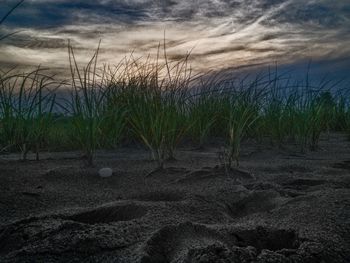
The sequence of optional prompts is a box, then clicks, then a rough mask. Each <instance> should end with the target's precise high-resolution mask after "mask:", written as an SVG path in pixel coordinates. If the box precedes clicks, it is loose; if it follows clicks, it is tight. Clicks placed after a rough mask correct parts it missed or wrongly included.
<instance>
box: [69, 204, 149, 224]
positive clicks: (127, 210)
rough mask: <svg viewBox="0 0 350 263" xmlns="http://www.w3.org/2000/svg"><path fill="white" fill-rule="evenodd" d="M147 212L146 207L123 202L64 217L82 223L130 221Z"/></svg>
mask: <svg viewBox="0 0 350 263" xmlns="http://www.w3.org/2000/svg"><path fill="white" fill-rule="evenodd" d="M145 214H147V209H146V208H145V207H142V206H138V205H135V204H132V203H130V204H123V205H114V206H106V207H99V208H96V209H92V210H88V211H85V212H81V213H78V214H75V215H72V216H68V217H66V219H69V220H73V221H76V222H80V223H84V224H92V225H93V224H106V223H113V222H118V221H130V220H133V219H137V218H140V217H142V216H144V215H145Z"/></svg>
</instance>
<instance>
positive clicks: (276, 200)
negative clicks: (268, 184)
mask: <svg viewBox="0 0 350 263" xmlns="http://www.w3.org/2000/svg"><path fill="white" fill-rule="evenodd" d="M287 200H288V198H286V197H283V196H281V194H280V193H279V192H277V191H275V190H262V191H251V192H250V193H249V194H248V195H246V196H244V197H242V198H241V199H239V200H232V201H231V200H229V199H227V200H222V201H221V203H222V204H223V205H224V206H225V208H226V212H227V214H228V215H229V216H230V217H232V218H237V217H244V216H247V215H250V214H255V213H262V212H269V211H271V210H273V209H275V208H276V207H279V206H280V205H282V204H283V203H284V202H285V201H287Z"/></svg>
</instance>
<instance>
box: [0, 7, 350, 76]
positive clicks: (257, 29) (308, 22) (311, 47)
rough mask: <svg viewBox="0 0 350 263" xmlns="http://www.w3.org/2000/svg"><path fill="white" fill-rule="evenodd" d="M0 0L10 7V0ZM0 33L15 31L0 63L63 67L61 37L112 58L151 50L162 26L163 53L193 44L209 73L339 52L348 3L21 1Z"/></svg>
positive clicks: (348, 24)
mask: <svg viewBox="0 0 350 263" xmlns="http://www.w3.org/2000/svg"><path fill="white" fill-rule="evenodd" d="M3 3H4V7H10V6H11V5H12V4H13V0H3ZM2 10H6V8H4V9H2ZM0 15H1V13H0ZM0 30H3V31H4V30H22V32H21V33H20V34H17V35H16V37H13V38H11V39H8V40H6V41H4V42H2V43H0V45H1V46H0V48H1V51H0V55H1V56H0V63H1V62H2V63H5V62H6V63H11V61H12V62H13V63H23V64H24V63H25V64H30V63H32V64H39V63H41V64H46V65H47V66H50V67H56V66H57V67H64V66H67V54H66V52H67V51H66V49H67V47H66V45H67V40H68V39H71V41H72V43H73V44H74V46H75V47H76V49H77V55H78V57H79V59H81V60H82V61H84V60H87V59H88V54H90V53H91V50H93V49H94V48H96V45H97V43H98V41H99V39H102V49H101V57H100V59H101V62H110V63H116V62H117V61H118V60H119V59H121V58H123V57H124V56H125V55H126V54H128V53H130V52H131V51H133V50H134V51H135V55H136V56H146V55H147V54H148V53H152V52H153V53H156V51H157V50H156V49H157V46H158V43H159V42H162V41H163V37H164V30H165V32H166V41H167V43H168V44H167V51H168V53H169V56H170V57H173V58H175V57H179V56H181V55H184V54H186V52H187V51H189V50H191V49H192V48H193V47H195V48H194V50H193V51H192V59H193V61H192V63H193V66H194V67H195V68H197V69H199V70H209V69H221V68H229V67H235V66H244V65H249V64H255V63H269V62H270V63H271V62H274V61H279V62H280V63H290V62H292V61H297V60H300V59H305V58H313V59H329V60H334V59H337V58H339V57H346V56H347V55H349V54H350V48H349V47H350V34H349V31H350V4H349V3H348V1H347V0H338V1H331V0H317V1H316V0H303V1H302V0H193V1H187V0H128V1H127V0H94V1H93V0H85V1H82V0H77V1H71V0H69V1H68V0H27V1H26V3H25V4H24V5H23V6H21V8H20V9H18V10H16V12H15V13H14V14H13V16H11V18H10V19H9V20H8V21H7V24H6V28H2V29H0ZM0 33H1V32H0ZM89 52H90V53H89Z"/></svg>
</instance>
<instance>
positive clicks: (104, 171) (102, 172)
mask: <svg viewBox="0 0 350 263" xmlns="http://www.w3.org/2000/svg"><path fill="white" fill-rule="evenodd" d="M98 174H99V175H100V176H101V177H111V176H112V174H113V170H112V169H111V168H101V169H100V170H99V171H98Z"/></svg>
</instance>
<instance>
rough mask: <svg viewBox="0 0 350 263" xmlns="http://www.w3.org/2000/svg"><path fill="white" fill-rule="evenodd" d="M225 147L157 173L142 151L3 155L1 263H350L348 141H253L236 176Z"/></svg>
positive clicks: (194, 153) (180, 157) (181, 158)
mask: <svg viewBox="0 0 350 263" xmlns="http://www.w3.org/2000/svg"><path fill="white" fill-rule="evenodd" d="M219 149H220V147H219V145H218V144H215V143H213V144H211V145H208V146H207V147H206V148H205V149H202V150H193V149H191V147H187V148H186V147H184V148H181V149H180V150H179V151H178V152H177V160H175V161H169V162H167V164H166V169H164V170H162V171H157V172H154V173H152V174H151V175H148V174H149V173H150V171H152V170H153V169H154V168H155V164H154V162H151V161H149V154H148V153H147V152H146V151H145V150H142V149H138V148H136V147H135V148H130V147H129V148H121V149H119V150H118V151H114V152H100V153H99V154H98V158H97V163H96V167H95V168H86V167H85V166H84V163H83V161H82V160H81V159H79V158H78V157H79V154H78V153H50V154H49V153H47V154H45V155H44V160H41V161H39V162H36V161H27V162H19V161H16V160H15V158H16V155H7V156H1V157H0V262H142V263H147V262H159V263H162V262H315V263H316V262H350V191H349V186H350V143H349V142H348V141H347V138H346V136H344V135H341V134H332V135H331V136H330V137H329V138H325V139H323V140H322V143H321V147H320V149H319V150H318V151H316V152H309V153H307V154H300V153H298V152H297V151H296V150H295V149H294V150H293V146H292V145H291V146H288V147H286V149H284V150H281V149H276V148H273V147H267V146H264V147H262V146H260V147H256V146H254V145H253V144H252V143H249V142H247V143H246V144H245V145H244V147H243V154H242V161H241V166H240V167H239V169H235V170H232V171H225V170H223V169H221V168H220V167H218V164H219V157H218V151H219ZM101 167H112V168H113V170H114V174H113V176H112V177H110V178H104V179H102V178H100V177H99V176H98V175H97V171H98V169H99V168H101ZM147 175H148V176H147Z"/></svg>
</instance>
